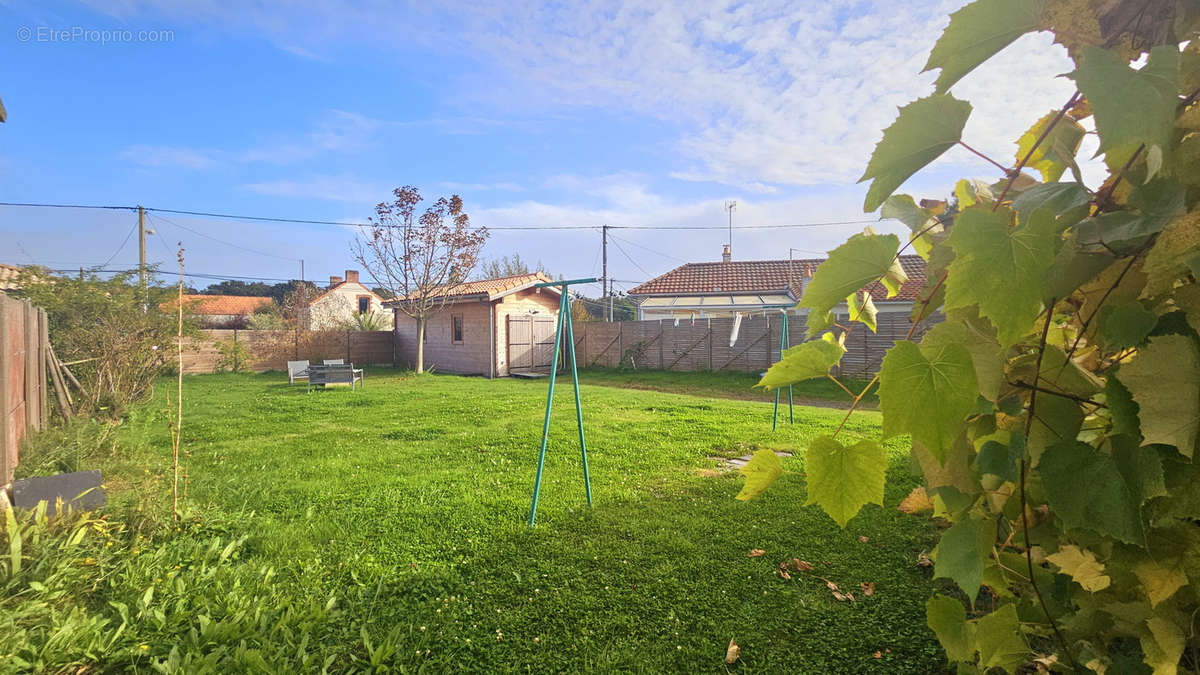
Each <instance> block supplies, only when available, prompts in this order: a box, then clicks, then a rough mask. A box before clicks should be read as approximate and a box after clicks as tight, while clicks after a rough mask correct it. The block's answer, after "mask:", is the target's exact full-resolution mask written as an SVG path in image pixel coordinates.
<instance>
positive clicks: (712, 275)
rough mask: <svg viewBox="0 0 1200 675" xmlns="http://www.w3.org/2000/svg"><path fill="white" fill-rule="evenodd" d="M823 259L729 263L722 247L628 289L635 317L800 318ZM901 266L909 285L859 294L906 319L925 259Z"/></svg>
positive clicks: (905, 259)
mask: <svg viewBox="0 0 1200 675" xmlns="http://www.w3.org/2000/svg"><path fill="white" fill-rule="evenodd" d="M822 262H824V259H821V258H811V259H803V260H733V259H732V257H731V255H730V251H729V246H725V249H724V251H723V252H722V255H721V261H720V262H700V263H687V264H685V265H681V266H679V267H676V268H675V269H673V270H671V271H670V272H667V273H666V274H663V275H661V276H659V277H655V278H654V279H651V280H650V281H647V282H645V283H643V284H641V285H638V286H635V287H634V288H631V289H630V290H629V295H630V297H632V298H634V299H635V300H636V301H637V302H638V318H639V319H645V320H653V319H700V318H718V317H731V316H735V315H736V314H754V313H756V312H764V311H778V310H780V309H786V310H787V311H788V312H789V313H791V314H794V315H798V316H803V315H804V314H806V313H807V310H804V309H795V305H796V302H797V301H799V300H800V298H801V296H803V295H804V289H805V287H806V286H807V284H808V282H809V281H811V280H812V275H813V272H815V271H816V269H817V266H819V265H820V264H821V263H822ZM900 264H901V266H903V268H904V271H905V273H906V274H908V282H907V283H905V284H904V285H903V286H902V287H901V288H900V293H899V294H898V295H896V296H895V297H893V298H888V297H887V290H886V289H885V288H884V287H883V285H882V284H880V283H879V282H873V283H872V284H870V285H868V286H867V287H866V288H865V289H864V290H867V291H869V292H870V293H871V299H872V300H873V301H874V302H875V306H876V308H877V309H878V310H879V313H880V314H887V313H900V312H903V317H904V318H905V320H907V317H908V312H909V310H910V309H911V308H912V304H913V301H914V300H916V298H917V292H918V291H920V289H921V287H922V286H923V285H924V284H925V261H924V260H922V259H921V258H920V256H915V255H905V256H900ZM834 312H835V314H837V315H838V316H839V317H845V316H847V310H846V306H845V305H844V304H843V305H841V306H839V307H836V308H835V309H834Z"/></svg>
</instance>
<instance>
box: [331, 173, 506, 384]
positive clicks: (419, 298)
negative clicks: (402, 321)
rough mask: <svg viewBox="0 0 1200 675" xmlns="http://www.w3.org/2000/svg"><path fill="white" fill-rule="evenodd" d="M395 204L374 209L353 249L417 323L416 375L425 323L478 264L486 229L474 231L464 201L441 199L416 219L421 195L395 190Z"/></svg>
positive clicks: (413, 190) (422, 361)
mask: <svg viewBox="0 0 1200 675" xmlns="http://www.w3.org/2000/svg"><path fill="white" fill-rule="evenodd" d="M392 194H393V195H394V196H395V200H394V201H392V202H390V203H389V202H381V203H380V204H379V205H378V206H376V207H375V215H376V217H375V218H372V219H371V223H370V224H369V225H365V226H363V228H362V232H360V234H359V236H358V238H357V239H355V241H354V243H353V245H352V248H353V252H354V257H355V259H356V260H358V262H359V263H360V264H361V265H362V266H363V268H364V269H366V270H367V273H368V274H370V275H371V277H372V278H373V279H374V280H375V283H376V284H379V285H380V286H382V287H383V288H385V289H387V290H388V291H389V292H390V293H391V294H392V296H393V298H394V300H392V301H391V302H392V304H393V305H394V306H395V307H396V309H398V310H400V311H401V312H403V313H404V314H406V315H407V316H409V317H412V318H413V319H414V320H416V322H417V338H416V339H417V363H416V368H417V372H418V373H420V372H424V370H425V325H426V322H427V321H428V319H429V317H430V316H433V315H434V314H437V313H438V312H440V311H441V310H442V309H444V308H445V306H446V304H447V303H449V302H450V301H451V300H453V293H454V290H455V288H457V287H458V286H459V285H461V284H462V283H463V282H464V281H466V280H467V279H468V278H469V277H470V276H471V272H472V271H473V270H474V269H475V266H476V265H477V264H478V262H479V252H480V251H481V250H482V249H483V244H484V242H485V241H487V238H488V231H487V229H486V228H483V227H479V228H472V227H471V221H470V218H468V217H467V214H466V212H465V211H463V203H462V199H460V198H459V196H458V195H451V196H450V198H449V199H447V198H445V197H441V198H439V199H438V200H437V201H436V202H434V203H433V204H432V205H430V206H429V207H428V208H426V209H425V211H424V213H422V214H420V216H418V215H417V206H418V205H419V204H420V203H421V193H420V191H419V190H417V188H415V187H412V186H411V185H406V186H404V187H400V188H396V189H395V190H394V191H393V193H392Z"/></svg>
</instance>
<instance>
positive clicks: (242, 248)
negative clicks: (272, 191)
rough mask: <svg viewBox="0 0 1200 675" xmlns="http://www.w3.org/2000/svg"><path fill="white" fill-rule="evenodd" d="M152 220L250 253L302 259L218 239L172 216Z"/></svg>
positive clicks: (280, 258)
mask: <svg viewBox="0 0 1200 675" xmlns="http://www.w3.org/2000/svg"><path fill="white" fill-rule="evenodd" d="M151 210H152V209H147V211H151ZM151 220H161V221H162V222H164V223H167V224H168V225H171V226H172V227H178V228H179V229H181V230H187V231H188V232H191V233H192V234H194V235H197V236H200V237H204V238H205V239H211V240H213V241H215V242H217V243H218V244H224V245H226V246H230V247H232V248H236V249H241V250H243V251H247V252H249V253H256V254H258V255H262V256H266V257H268V258H276V259H278V260H287V261H289V262H299V261H300V259H299V258H289V257H287V256H283V255H278V254H275V253H267V252H266V251H259V250H257V249H253V248H249V247H247V246H242V245H241V244H235V243H233V242H231V241H225V240H224V239H217V238H216V237H214V236H212V235H210V234H205V233H203V232H201V231H199V230H193V229H192V228H190V227H188V226H186V225H180V224H179V223H177V222H175V221H173V220H171V219H170V218H164V217H163V216H151Z"/></svg>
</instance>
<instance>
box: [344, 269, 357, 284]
mask: <svg viewBox="0 0 1200 675" xmlns="http://www.w3.org/2000/svg"><path fill="white" fill-rule="evenodd" d="M350 282H354V283H358V270H346V283H350Z"/></svg>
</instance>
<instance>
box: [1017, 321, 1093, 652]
mask: <svg viewBox="0 0 1200 675" xmlns="http://www.w3.org/2000/svg"><path fill="white" fill-rule="evenodd" d="M1056 301H1057V299H1056V298H1051V299H1050V302H1049V303H1047V305H1046V323H1045V324H1043V325H1042V337H1041V339H1040V340H1039V341H1038V352H1037V362H1036V365H1035V366H1034V369H1033V388H1032V389H1031V390H1030V391H1029V413H1028V416H1027V417H1026V418H1025V441H1026V443H1025V445H1026V448H1028V445H1029V432H1030V431H1031V430H1032V429H1033V417H1034V413H1035V412H1036V410H1037V395H1038V390H1039V387H1038V379H1039V377H1040V376H1041V374H1042V356H1043V355H1044V354H1045V353H1046V337H1047V336H1048V335H1049V334H1050V322H1051V321H1052V320H1053V318H1054V303H1055V302H1056ZM1027 453H1028V449H1026V455H1022V456H1021V530H1022V531H1023V533H1024V535H1025V564H1026V566H1027V567H1028V568H1029V585H1030V586H1032V587H1033V594H1034V595H1036V596H1037V599H1038V604H1040V605H1041V606H1042V613H1044V614H1045V615H1046V620H1048V621H1049V622H1050V628H1052V629H1053V630H1054V636H1055V637H1056V638H1058V643H1059V645H1061V646H1062V650H1063V654H1065V655H1066V657H1067V659H1068V660H1069V661H1070V662H1071V666H1072V668H1073V669H1075V670H1078V669H1079V664H1078V663H1076V662H1075V656H1074V655H1072V654H1071V649H1070V648H1069V647H1068V646H1067V640H1066V638H1064V637H1063V634H1062V632H1061V631H1060V630H1059V629H1058V622H1056V621H1055V620H1054V617H1053V616H1050V609H1049V608H1048V607H1047V606H1046V599H1045V598H1044V597H1042V590H1041V589H1040V588H1038V585H1037V580H1036V579H1035V578H1034V576H1033V546H1032V545H1031V544H1030V539H1029V514H1028V511H1027V497H1026V493H1025V478H1026V475H1027V474H1028V473H1029V458H1028V456H1027Z"/></svg>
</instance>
